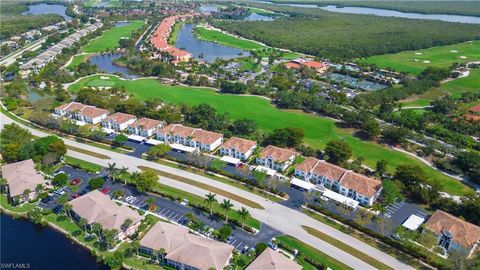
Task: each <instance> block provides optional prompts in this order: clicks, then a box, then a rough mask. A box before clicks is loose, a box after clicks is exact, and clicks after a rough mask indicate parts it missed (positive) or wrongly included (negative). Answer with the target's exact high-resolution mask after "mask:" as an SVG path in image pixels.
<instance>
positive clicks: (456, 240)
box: [425, 210, 480, 257]
mask: <svg viewBox="0 0 480 270" xmlns="http://www.w3.org/2000/svg"><path fill="white" fill-rule="evenodd" d="M425 228H426V229H427V230H430V231H432V232H433V233H434V234H435V235H436V236H437V240H438V245H439V246H440V247H442V248H444V249H445V250H446V251H452V250H462V249H463V250H464V251H466V252H467V253H468V254H469V257H470V256H471V255H472V254H473V253H474V251H475V250H476V249H477V247H478V245H479V244H480V227H478V226H476V225H474V224H472V223H469V222H467V221H465V220H462V219H460V218H458V217H455V216H453V215H451V214H449V213H447V212H444V211H442V210H437V211H435V213H433V215H432V216H431V217H430V218H429V219H428V221H427V222H426V223H425Z"/></svg>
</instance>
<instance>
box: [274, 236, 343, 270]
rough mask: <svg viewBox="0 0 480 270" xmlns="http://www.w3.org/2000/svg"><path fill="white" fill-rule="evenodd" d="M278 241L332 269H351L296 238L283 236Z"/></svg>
mask: <svg viewBox="0 0 480 270" xmlns="http://www.w3.org/2000/svg"><path fill="white" fill-rule="evenodd" d="M276 239H277V242H279V243H282V244H283V245H285V246H287V247H290V248H293V249H296V250H298V252H299V253H300V254H301V255H303V256H305V257H310V258H312V259H314V260H317V261H320V262H321V263H322V264H324V265H326V266H327V267H329V268H330V269H333V270H343V269H351V268H350V267H348V266H347V265H345V264H343V263H342V262H340V261H337V260H336V259H334V258H332V257H330V256H329V255H328V254H325V253H323V252H321V251H320V250H318V249H315V248H313V247H312V246H309V245H307V244H305V243H303V242H301V241H300V240H298V239H296V238H294V237H291V236H289V235H281V236H279V237H276ZM304 269H305V268H304Z"/></svg>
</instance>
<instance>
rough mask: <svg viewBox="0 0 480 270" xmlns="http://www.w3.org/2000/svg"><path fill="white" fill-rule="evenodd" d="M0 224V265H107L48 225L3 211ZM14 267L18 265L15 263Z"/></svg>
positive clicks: (76, 269) (80, 269) (79, 269)
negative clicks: (18, 217)
mask: <svg viewBox="0 0 480 270" xmlns="http://www.w3.org/2000/svg"><path fill="white" fill-rule="evenodd" d="M0 224H1V226H0V235H1V237H0V242H1V247H2V248H1V249H0V258H1V263H2V265H4V264H7V263H14V264H25V265H24V266H27V265H26V264H29V267H28V268H30V269H48V270H57V269H58V270H64V269H69V270H85V269H99V270H107V269H108V267H107V266H105V265H103V264H98V263H96V261H95V258H94V257H92V256H91V255H90V251H89V250H87V249H85V248H83V247H82V246H80V245H77V244H75V243H72V241H71V240H68V239H67V238H66V237H65V236H64V235H63V234H61V233H59V232H57V231H55V230H54V229H52V228H50V227H42V226H39V225H35V224H33V223H32V222H30V221H29V220H23V219H13V218H12V217H10V216H7V215H3V214H2V215H0ZM11 268H12V269H13V267H11ZM17 268H18V269H20V268H19V267H18V265H17Z"/></svg>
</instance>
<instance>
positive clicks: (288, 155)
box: [255, 145, 299, 171]
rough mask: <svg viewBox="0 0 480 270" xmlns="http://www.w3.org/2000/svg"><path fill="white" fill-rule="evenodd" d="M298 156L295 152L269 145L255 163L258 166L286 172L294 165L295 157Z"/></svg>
mask: <svg viewBox="0 0 480 270" xmlns="http://www.w3.org/2000/svg"><path fill="white" fill-rule="evenodd" d="M298 155H299V154H298V153H297V152H295V151H293V150H290V149H284V148H280V147H276V146H273V145H269V146H267V147H265V148H264V149H263V150H262V151H261V152H260V154H259V155H258V157H257V158H256V160H255V162H256V163H257V164H258V165H261V166H264V167H267V168H270V169H274V170H277V171H284V170H285V169H286V168H288V166H290V165H291V164H293V162H294V161H295V157H297V156H298Z"/></svg>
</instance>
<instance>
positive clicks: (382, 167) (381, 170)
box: [375, 159, 388, 177]
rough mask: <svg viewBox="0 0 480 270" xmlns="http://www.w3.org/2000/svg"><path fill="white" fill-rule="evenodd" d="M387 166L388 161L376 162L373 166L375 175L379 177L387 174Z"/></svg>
mask: <svg viewBox="0 0 480 270" xmlns="http://www.w3.org/2000/svg"><path fill="white" fill-rule="evenodd" d="M387 165H388V161H386V160H384V159H382V160H379V161H377V164H376V166H375V173H376V174H377V175H378V176H380V177H381V176H383V175H384V174H385V173H386V172H387Z"/></svg>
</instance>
